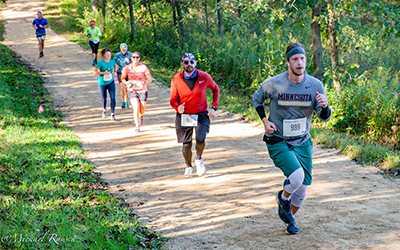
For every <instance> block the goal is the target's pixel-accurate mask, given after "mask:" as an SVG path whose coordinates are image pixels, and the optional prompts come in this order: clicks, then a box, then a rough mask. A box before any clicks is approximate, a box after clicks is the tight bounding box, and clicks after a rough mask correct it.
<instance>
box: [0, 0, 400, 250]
mask: <svg viewBox="0 0 400 250" xmlns="http://www.w3.org/2000/svg"><path fill="white" fill-rule="evenodd" d="M43 4H44V2H43V0H40V1H39V0H29V1H28V0H9V1H8V4H7V5H5V8H4V9H3V12H2V15H3V17H2V19H3V20H5V21H6V22H7V23H6V30H7V34H6V36H5V42H4V44H6V45H7V46H8V47H10V48H11V49H12V50H14V51H16V52H17V53H18V54H19V55H21V57H22V59H23V60H25V61H27V62H29V63H30V64H32V65H33V67H34V68H35V69H37V70H40V71H42V72H43V73H44V75H45V81H46V86H47V88H48V89H49V91H50V92H51V93H52V94H53V97H54V99H55V102H56V105H57V107H58V108H60V109H61V110H62V111H63V112H64V114H65V115H66V117H65V123H66V124H67V125H68V126H69V127H70V128H72V129H73V130H74V132H75V133H76V134H77V135H78V136H79V137H80V138H81V140H82V143H83V145H84V148H85V149H86V150H87V152H88V158H89V159H90V160H91V161H92V162H93V163H94V164H96V165H97V166H98V171H99V172H101V173H102V174H103V178H104V179H105V180H106V181H107V182H109V184H110V187H111V188H110V190H111V192H114V193H116V194H117V195H119V196H121V197H123V198H124V199H125V200H126V202H128V203H130V204H131V205H132V206H133V207H135V209H136V210H137V211H138V213H139V214H140V215H141V216H142V217H143V218H144V219H145V220H146V222H147V223H148V225H150V226H153V227H154V228H155V229H156V230H157V231H158V232H160V233H162V234H163V235H164V236H167V237H172V240H171V241H170V242H169V243H168V247H169V249H399V248H400V219H399V216H400V213H399V210H400V194H399V191H400V188H399V186H398V185H396V184H394V183H393V182H391V181H388V180H385V179H383V178H382V176H381V175H379V174H377V173H376V172H377V170H376V169H374V168H372V167H362V166H359V165H356V164H355V163H354V162H353V161H350V160H349V159H348V158H346V157H344V156H342V155H340V154H338V152H337V151H336V150H329V149H321V148H320V147H315V149H314V172H313V173H314V182H313V185H311V186H310V187H309V189H308V193H307V197H308V198H307V200H306V202H305V206H304V207H303V209H302V210H301V211H300V213H299V214H298V215H297V216H296V218H297V219H296V221H297V225H298V227H299V229H300V234H299V235H295V236H287V235H286V234H285V233H284V230H283V229H284V228H283V226H282V222H281V221H280V220H279V218H278V216H277V205H276V202H275V200H274V194H275V193H276V192H277V191H278V190H279V189H281V184H282V182H283V179H284V177H283V175H282V174H281V172H280V171H279V170H278V169H277V168H275V167H274V166H273V164H272V162H271V160H270V159H269V157H268V155H267V152H266V147H265V145H264V144H263V142H262V141H261V134H262V129H261V128H260V127H258V126H256V124H251V123H246V122H243V121H241V120H240V119H238V118H237V117H235V116H232V115H229V114H228V113H227V112H222V111H219V112H218V117H217V118H216V119H214V120H212V125H211V132H210V134H209V136H208V139H207V147H206V150H205V153H204V159H205V163H206V166H207V168H208V172H207V175H206V176H205V177H200V178H199V177H196V178H193V179H183V170H184V164H183V159H182V156H181V145H180V144H177V143H176V139H175V130H174V128H173V123H174V112H173V110H172V109H171V108H170V106H169V98H168V97H169V90H168V89H167V88H164V87H162V86H159V85H156V84H154V83H153V84H150V88H149V100H148V108H147V113H146V115H145V123H144V125H143V127H142V130H143V132H141V133H139V134H135V133H134V126H133V121H132V115H131V110H121V109H120V98H119V96H118V97H117V109H116V117H117V119H118V122H115V123H114V122H111V121H110V120H108V119H107V120H103V119H102V118H101V117H100V115H101V108H100V96H99V92H98V89H97V77H96V76H95V75H93V74H92V70H93V67H92V66H91V65H90V63H91V56H90V52H89V51H84V50H83V49H82V48H81V47H80V46H78V45H77V44H74V43H71V42H68V41H67V40H66V39H65V38H63V37H61V36H58V35H56V34H55V33H54V32H53V31H52V30H48V34H47V40H46V43H45V51H44V54H45V56H44V58H42V59H39V58H38V50H37V41H36V38H35V36H34V30H33V29H32V28H31V22H32V20H33V19H34V18H35V17H36V11H37V10H38V9H43ZM44 17H46V13H44ZM50 26H51V24H50ZM144 56H145V55H144ZM141 203H143V205H140V206H138V204H141Z"/></svg>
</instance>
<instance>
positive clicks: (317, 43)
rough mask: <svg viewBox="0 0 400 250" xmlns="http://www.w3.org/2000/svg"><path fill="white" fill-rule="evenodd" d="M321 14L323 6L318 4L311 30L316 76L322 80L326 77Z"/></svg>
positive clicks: (313, 11) (313, 9)
mask: <svg viewBox="0 0 400 250" xmlns="http://www.w3.org/2000/svg"><path fill="white" fill-rule="evenodd" d="M320 14H321V6H320V5H319V4H317V5H315V6H314V7H313V8H312V18H311V32H312V38H313V61H314V70H315V71H314V76H315V77H316V78H317V79H319V80H320V81H322V79H323V78H324V64H323V58H322V42H321V25H320V24H319V17H320Z"/></svg>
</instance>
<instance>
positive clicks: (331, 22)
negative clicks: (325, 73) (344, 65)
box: [326, 0, 340, 91]
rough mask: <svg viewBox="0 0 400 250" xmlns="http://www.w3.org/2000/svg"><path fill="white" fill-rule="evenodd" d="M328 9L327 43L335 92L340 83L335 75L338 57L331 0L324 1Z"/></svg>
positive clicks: (334, 16)
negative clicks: (329, 48)
mask: <svg viewBox="0 0 400 250" xmlns="http://www.w3.org/2000/svg"><path fill="white" fill-rule="evenodd" d="M326 3H327V5H328V6H327V7H328V16H329V20H328V33H329V43H330V46H331V64H332V74H333V86H334V87H335V89H336V91H339V90H340V82H339V78H338V75H337V69H338V66H339V56H338V47H337V44H336V41H337V39H336V15H335V6H334V4H333V0H326Z"/></svg>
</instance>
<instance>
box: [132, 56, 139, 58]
mask: <svg viewBox="0 0 400 250" xmlns="http://www.w3.org/2000/svg"><path fill="white" fill-rule="evenodd" d="M132 58H140V56H132Z"/></svg>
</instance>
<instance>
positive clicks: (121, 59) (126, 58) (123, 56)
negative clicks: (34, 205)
mask: <svg viewBox="0 0 400 250" xmlns="http://www.w3.org/2000/svg"><path fill="white" fill-rule="evenodd" d="M119 47H120V49H121V52H118V53H117V54H115V56H114V61H115V62H116V63H117V65H118V71H117V78H118V83H119V87H120V94H121V99H122V106H121V108H122V109H124V108H129V104H128V92H127V91H126V85H125V83H123V82H122V80H121V76H122V69H123V68H124V67H125V66H126V65H128V64H130V63H131V62H132V61H131V55H132V53H131V52H129V51H128V45H126V43H121V45H120V46H119Z"/></svg>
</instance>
